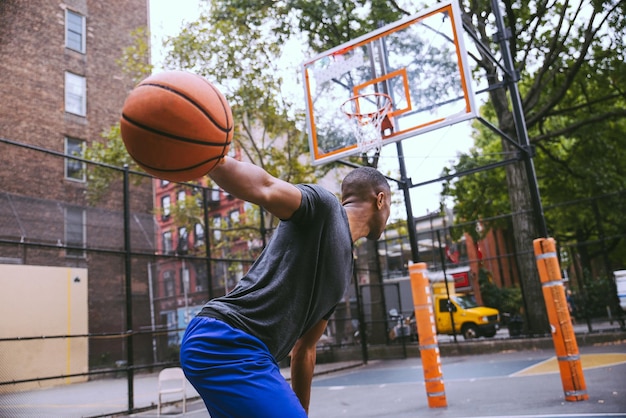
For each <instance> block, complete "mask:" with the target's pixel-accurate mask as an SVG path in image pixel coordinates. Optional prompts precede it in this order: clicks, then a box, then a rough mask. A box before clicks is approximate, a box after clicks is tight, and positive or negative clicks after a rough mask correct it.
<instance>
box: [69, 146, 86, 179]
mask: <svg viewBox="0 0 626 418" xmlns="http://www.w3.org/2000/svg"><path fill="white" fill-rule="evenodd" d="M70 143H73V145H78V144H80V153H79V154H78V155H74V154H72V152H73V150H74V149H73V147H70ZM84 153H85V141H83V140H81V139H76V138H70V137H67V136H66V137H65V155H70V156H72V157H81V158H82V157H83V156H84V155H85V154H84ZM72 164H76V165H77V166H80V169H79V170H75V171H76V172H79V173H80V177H72V176H70V168H71V165H72ZM64 170H65V173H64V175H65V179H66V180H71V181H78V182H81V183H84V182H85V181H86V175H85V163H84V162H83V161H79V160H75V159H73V158H66V159H65V166H64ZM72 170H73V167H72Z"/></svg>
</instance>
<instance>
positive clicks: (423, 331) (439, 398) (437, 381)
mask: <svg viewBox="0 0 626 418" xmlns="http://www.w3.org/2000/svg"><path fill="white" fill-rule="evenodd" d="M409 274H410V277H411V291H412V293H413V305H414V309H415V321H416V322H417V333H418V335H419V347H420V357H421V358H422V368H423V369H424V383H425V385H426V396H427V397H428V406H429V407H431V408H441V407H445V406H448V403H447V401H446V392H445V388H444V385H443V375H442V373H441V358H440V356H439V345H438V344H437V330H436V328H435V315H434V313H433V299H432V296H431V292H430V283H429V282H428V277H427V276H426V263H417V264H411V265H410V266H409Z"/></svg>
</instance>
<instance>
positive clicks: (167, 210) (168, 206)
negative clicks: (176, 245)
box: [161, 194, 172, 220]
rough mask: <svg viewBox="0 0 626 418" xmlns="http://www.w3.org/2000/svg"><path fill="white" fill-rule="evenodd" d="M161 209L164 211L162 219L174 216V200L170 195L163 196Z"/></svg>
mask: <svg viewBox="0 0 626 418" xmlns="http://www.w3.org/2000/svg"><path fill="white" fill-rule="evenodd" d="M161 208H162V209H163V213H162V214H161V219H163V220H167V219H169V217H170V215H171V214H172V198H171V197H170V195H169V194H166V195H163V196H161Z"/></svg>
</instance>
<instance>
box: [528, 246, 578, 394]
mask: <svg viewBox="0 0 626 418" xmlns="http://www.w3.org/2000/svg"><path fill="white" fill-rule="evenodd" d="M533 246H534V248H535V258H536V260H537V269H538V270H539V278H540V279H541V285H542V288H543V297H544V299H545V303H546V309H547V311H548V320H549V321H550V329H551V330H552V340H553V341H554V348H555V351H556V356H557V360H558V364H559V370H560V372H561V381H562V382H563V391H564V392H565V400H566V401H572V402H573V401H584V400H587V399H589V395H588V394H587V386H586V385H585V376H584V375H583V369H582V364H581V361H580V354H579V353H578V344H577V342H576V335H575V334H574V327H573V325H572V319H571V318H570V314H569V309H568V308H567V299H566V297H565V289H564V288H563V281H562V278H561V269H560V266H559V260H558V258H557V253H556V245H555V242H554V239H553V238H539V239H536V240H534V241H533Z"/></svg>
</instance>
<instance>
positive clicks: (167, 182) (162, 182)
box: [161, 180, 170, 187]
mask: <svg viewBox="0 0 626 418" xmlns="http://www.w3.org/2000/svg"><path fill="white" fill-rule="evenodd" d="M168 184H170V182H169V181H167V180H161V187H166V186H167V185H168Z"/></svg>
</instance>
